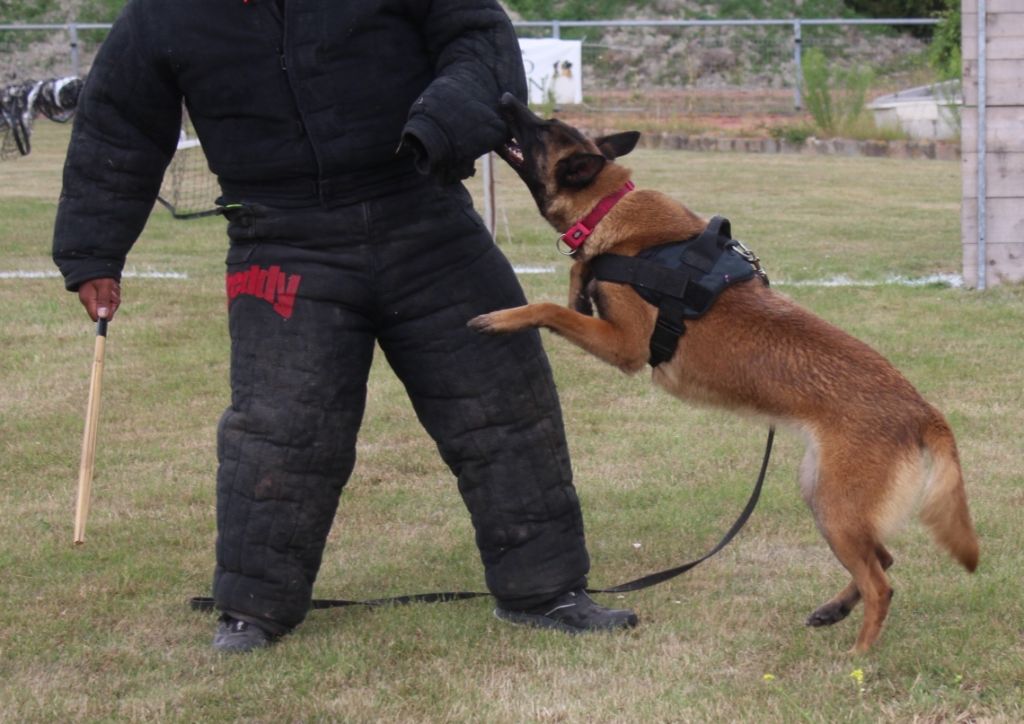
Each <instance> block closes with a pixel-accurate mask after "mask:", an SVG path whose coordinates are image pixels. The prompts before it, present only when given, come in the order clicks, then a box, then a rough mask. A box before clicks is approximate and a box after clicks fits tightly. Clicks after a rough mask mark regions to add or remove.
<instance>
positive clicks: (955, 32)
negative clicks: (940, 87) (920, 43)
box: [928, 0, 962, 80]
mask: <svg viewBox="0 0 1024 724" xmlns="http://www.w3.org/2000/svg"><path fill="white" fill-rule="evenodd" d="M939 18H940V22H939V24H938V25H937V26H935V35H933V36H932V42H931V44H930V45H929V46H928V62H929V64H930V65H931V66H932V68H934V69H935V71H936V72H937V73H938V74H939V79H940V80H953V79H955V78H959V77H960V72H961V70H960V68H961V62H962V56H961V54H960V0H946V9H945V10H944V11H942V12H941V13H939Z"/></svg>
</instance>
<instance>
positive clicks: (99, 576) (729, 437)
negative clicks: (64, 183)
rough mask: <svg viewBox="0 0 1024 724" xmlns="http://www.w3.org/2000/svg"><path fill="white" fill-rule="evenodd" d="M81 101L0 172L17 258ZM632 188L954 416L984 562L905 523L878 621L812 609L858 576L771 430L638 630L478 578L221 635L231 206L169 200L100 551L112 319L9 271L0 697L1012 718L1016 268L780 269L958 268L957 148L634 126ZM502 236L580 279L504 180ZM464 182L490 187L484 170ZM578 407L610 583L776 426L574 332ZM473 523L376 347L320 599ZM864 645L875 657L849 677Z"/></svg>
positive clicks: (572, 392) (644, 608)
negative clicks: (74, 539)
mask: <svg viewBox="0 0 1024 724" xmlns="http://www.w3.org/2000/svg"><path fill="white" fill-rule="evenodd" d="M66 133H67V130H66V128H64V127H58V126H54V125H53V124H49V123H44V122H43V121H40V123H39V124H37V127H36V135H35V137H34V138H33V141H34V146H35V151H34V152H33V154H32V155H31V156H29V157H27V158H23V159H18V160H16V161H13V162H5V163H3V164H2V165H0V180H2V183H0V211H2V213H3V219H4V223H3V224H2V226H0V250H2V255H0V258H2V264H0V267H2V269H0V270H2V271H10V270H14V269H18V270H26V271H44V270H50V269H51V268H52V267H51V263H50V261H49V256H48V254H49V250H48V247H49V234H50V229H51V227H52V216H53V211H54V203H55V199H56V198H57V195H58V193H59V183H60V180H59V176H60V163H61V156H62V153H63V148H64V146H65V145H66V142H67V135H66ZM627 160H628V161H629V165H631V166H633V167H634V168H635V170H636V179H637V181H638V182H639V184H640V185H641V186H647V187H657V188H661V189H663V190H665V191H667V192H669V193H671V194H672V195H674V196H675V197H677V198H679V199H680V200H684V201H685V202H686V203H688V204H689V205H690V206H691V207H693V208H694V209H696V210H698V211H699V212H701V213H705V214H712V213H720V214H723V215H726V216H728V217H729V218H730V219H731V220H732V222H733V230H734V232H735V234H736V235H737V236H738V237H739V238H741V239H743V240H744V241H745V242H747V243H748V244H749V245H750V246H752V247H754V248H755V249H756V250H757V251H758V252H759V253H760V254H761V256H762V257H763V259H764V261H765V265H766V266H767V268H768V270H769V273H770V274H771V276H772V279H773V281H775V283H776V284H777V285H778V286H779V288H780V289H781V290H782V291H783V292H784V293H787V294H789V295H791V296H792V297H794V298H796V299H797V300H799V301H800V302H802V303H803V304H805V305H806V306H808V307H810V308H811V309H813V310H815V311H816V312H818V313H819V314H821V315H823V316H824V317H826V318H828V319H829V320H831V321H833V322H834V323H836V324H838V325H840V326H842V327H844V328H846V329H848V330H850V331H851V332H852V333H854V334H856V335H857V336H859V337H861V338H862V339H864V340H865V341H867V342H869V343H871V344H873V345H874V346H876V347H877V348H879V349H880V350H881V351H882V352H883V353H884V354H886V355H887V356H888V357H889V358H891V359H892V360H893V361H894V362H895V363H896V364H897V365H898V366H899V367H900V368H901V369H902V370H904V371H905V373H906V374H907V376H908V377H909V378H910V379H911V381H913V382H914V383H915V384H916V385H917V386H918V387H919V388H920V389H921V390H922V392H923V393H924V394H925V395H926V396H927V397H929V399H931V400H932V401H934V402H935V403H936V404H937V405H939V406H940V407H941V408H942V409H943V410H944V411H945V412H946V414H947V415H948V417H949V419H950V422H951V424H952V425H953V427H954V429H955V431H956V433H957V435H958V439H959V444H960V449H961V454H962V458H963V463H964V468H965V471H966V476H967V484H968V494H969V497H970V501H971V506H972V511H973V514H974V517H975V520H976V523H977V527H978V530H979V534H980V536H981V540H982V546H983V549H982V551H983V553H982V563H981V567H980V569H979V571H978V572H977V573H976V574H975V575H974V576H968V575H966V574H964V573H963V571H962V570H959V569H958V568H957V567H956V566H955V565H954V564H953V563H952V562H951V561H950V560H949V559H948V558H947V557H946V556H945V554H944V553H942V552H941V551H939V550H938V549H937V548H936V547H935V546H934V545H932V543H931V542H930V540H929V539H928V537H927V535H926V534H925V533H924V532H923V531H922V529H921V528H920V526H917V525H912V526H910V527H909V528H908V529H907V530H906V531H905V532H903V533H902V534H901V535H900V536H899V537H898V538H896V539H894V540H893V541H892V545H891V549H892V551H893V553H894V555H895V556H896V565H895V566H894V567H893V569H892V571H891V574H892V579H893V583H894V586H895V588H896V597H895V599H894V603H893V607H892V612H891V614H890V617H889V621H888V623H887V627H886V629H885V632H884V633H883V636H882V638H881V640H880V641H879V643H878V645H877V648H876V649H874V650H873V651H872V653H870V654H869V655H867V656H863V657H851V656H849V655H848V654H847V653H846V651H847V650H848V649H849V648H850V646H851V645H852V644H853V641H854V638H855V635H856V630H857V626H858V625H859V611H857V612H855V613H854V614H853V616H851V619H850V620H849V621H846V622H844V623H841V624H839V625H837V626H834V627H831V628H829V629H825V630H812V629H808V628H805V627H804V626H803V624H802V622H803V620H804V617H805V616H806V615H807V614H808V613H809V612H810V611H811V610H812V609H813V608H814V607H815V606H816V605H818V604H819V603H821V602H822V601H823V600H824V599H826V598H827V597H828V596H830V595H832V594H833V593H834V592H835V591H836V590H837V589H838V588H840V587H841V586H842V585H843V584H844V583H845V578H846V576H845V573H844V572H843V571H842V570H841V569H840V567H839V565H838V564H837V563H836V561H835V560H834V558H833V557H832V555H831V553H830V552H829V551H828V549H827V547H826V545H825V543H824V542H823V541H822V539H821V538H820V536H819V535H818V533H817V532H816V530H815V528H814V524H813V522H812V521H811V517H810V515H809V514H808V513H807V511H806V510H805V508H804V506H803V503H802V502H801V501H800V499H799V495H798V492H797V490H796V483H795V470H796V465H797V463H798V461H799V459H800V456H801V449H800V443H799V441H798V440H797V439H796V438H795V437H794V436H790V435H786V434H783V435H782V436H781V437H780V438H779V441H778V445H777V448H776V452H775V454H774V457H773V463H772V466H771V468H770V472H769V478H768V481H767V484H766V489H765V492H764V495H763V498H762V502H761V504H760V506H759V507H758V509H757V511H756V512H755V514H754V516H753V518H752V520H751V521H750V523H749V524H748V527H747V528H746V529H744V531H743V532H742V533H741V534H740V536H739V537H738V538H737V540H736V541H735V542H734V543H733V544H732V545H730V546H729V547H728V548H727V549H726V550H724V551H723V552H722V553H720V554H719V555H718V556H717V557H716V558H714V559H713V560H712V561H709V562H708V563H706V564H704V565H703V566H700V567H698V568H697V569H695V570H694V571H692V572H691V573H689V574H687V575H686V576H684V577H681V578H679V579H676V580H674V581H672V582H669V583H666V584H663V585H661V586H658V587H655V588H653V589H649V590H646V591H643V592H638V593H634V594H629V595H627V596H626V597H625V598H623V599H622V600H621V601H618V600H616V599H614V598H613V597H603V599H602V600H604V601H608V602H614V603H621V604H625V605H629V606H631V607H634V608H636V609H637V611H638V612H639V614H640V616H641V619H642V625H641V626H640V627H639V628H638V629H637V630H636V631H635V632H632V633H628V634H624V635H616V636H590V637H577V638H569V637H564V636H561V635H558V634H552V633H540V632H536V631H531V630H524V629H518V628H514V627H510V626H507V625H505V624H502V623H500V622H498V621H496V620H495V619H494V618H493V617H492V616H491V613H490V608H491V604H490V602H489V601H487V600H485V599H482V600H474V601H468V602H462V603H452V604H446V605H418V606H409V607H404V608H388V609H383V610H377V611H368V610H359V609H345V610H336V611H329V612H314V613H313V614H311V615H310V617H309V619H308V620H307V621H306V623H305V624H303V626H302V627H301V628H300V629H299V630H298V631H297V632H296V633H295V634H293V635H292V636H290V637H288V638H287V639H285V640H284V641H283V642H282V643H281V644H280V645H278V646H277V647H275V648H274V649H272V650H269V651H266V652H258V653H256V654H254V655H251V656H244V657H222V656H218V655H215V654H214V653H213V651H212V650H211V649H210V646H209V642H210V637H211V634H212V629H213V618H212V617H211V616H209V615H206V614H199V613H194V612H192V611H190V610H188V608H187V606H186V605H185V602H186V600H187V598H188V597H189V596H192V595H201V594H205V593H206V592H207V589H208V586H209V581H210V576H211V571H212V561H213V540H214V535H215V530H214V494H213V470H214V465H215V449H214V433H215V425H216V421H217V419H218V416H219V415H220V413H221V411H222V410H223V408H224V406H225V405H226V404H227V394H228V390H227V384H226V381H227V337H226V329H225V319H224V296H223V277H222V274H223V266H222V261H223V256H224V251H225V242H224V239H223V238H222V233H223V232H222V228H221V222H219V221H217V220H202V221H193V222H180V221H174V220H172V219H171V218H170V216H169V215H168V214H167V213H166V212H165V211H163V210H157V211H155V212H154V216H153V218H152V219H151V221H150V224H149V225H148V227H147V229H146V231H145V234H144V236H143V238H142V239H141V240H140V241H139V243H138V244H137V246H136V248H135V250H134V251H133V252H132V256H131V257H130V266H133V267H135V268H138V269H147V268H155V269H164V270H166V269H172V270H174V271H179V272H183V273H186V274H187V275H188V279H187V280H159V279H145V278H129V279H126V280H125V284H124V298H125V303H124V306H123V307H122V309H121V311H120V312H119V313H118V317H117V320H116V321H115V322H114V324H113V325H112V326H111V331H110V337H109V342H108V345H107V363H106V372H105V377H104V391H103V408H102V413H101V419H100V430H99V440H100V449H99V453H98V457H97V464H96V479H95V483H94V488H93V505H92V513H91V516H90V521H89V529H88V542H87V543H86V545H85V546H82V547H79V548H77V549H76V548H73V547H72V545H71V535H72V517H73V508H74V497H75V487H76V479H77V470H78V457H79V452H80V441H81V433H82V421H83V414H84V409H85V400H86V395H87V387H88V376H89V367H90V364H91V357H92V345H93V326H92V325H91V324H90V323H88V321H87V320H86V318H85V315H84V313H83V312H82V311H81V309H80V308H79V306H78V303H77V300H76V299H75V297H74V295H70V294H67V293H66V292H64V291H63V289H62V285H61V283H60V281H59V280H57V279H52V278H49V279H2V278H0V310H2V311H0V369H3V374H4V377H3V379H4V385H3V387H2V388H0V531H2V534H0V535H2V544H0V570H2V571H3V574H4V575H3V583H2V589H0V590H2V591H3V603H4V605H3V606H2V607H0V720H2V721H61V720H72V721H112V720H116V721H122V720H160V721H165V720H169V721H225V720H239V719H241V720H255V721H268V722H269V721H285V720H286V721H311V720H341V721H381V720H383V721H408V722H413V721H417V722H418V721H457V722H477V721H481V722H483V721H486V722H523V721H537V722H547V721H572V722H590V721H601V722H604V721H607V722H619V721H773V722H774V721H778V722H791V721H801V720H806V721H821V722H833V721H843V722H874V721H900V722H902V721H961V720H962V721H967V720H973V721H996V722H1010V721H1020V720H1022V719H1024V703H1022V702H1024V696H1022V687H1024V605H1022V603H1021V596H1020V591H1021V587H1020V571H1021V570H1022V568H1024V553H1022V548H1021V545H1020V511H1021V509H1022V507H1024V492H1022V491H1024V474H1022V472H1021V470H1022V460H1021V445H1020V431H1021V429H1024V399H1022V397H1024V392H1022V391H1024V371H1022V366H1021V359H1022V358H1024V338H1022V335H1021V331H1020V330H1021V329H1022V328H1024V289H1022V288H1020V287H1002V288H995V289H991V290H989V291H986V292H983V293H979V292H975V291H970V290H962V289H955V288H947V287H941V286H926V287H900V286H892V285H883V286H877V287H867V288H863V287H836V288H825V287H820V286H786V282H793V281H801V280H803V281H807V280H815V279H821V278H828V277H832V276H834V275H840V274H843V275H847V276H849V277H851V278H854V279H858V280H874V281H880V280H884V279H885V278H887V277H888V276H890V275H894V274H898V275H904V276H909V277H916V276H922V275H926V274H933V273H956V272H958V271H959V267H960V247H959V202H958V197H959V189H960V181H959V166H958V164H955V163H947V162H934V161H931V162H929V161H896V160H879V159H859V158H850V159H846V158H831V157H804V156H742V155H728V154H725V155H714V154H708V155H700V154H690V153H681V152H667V151H663V152H654V151H642V152H637V153H636V154H635V155H634V157H630V158H629V159H627ZM498 171H499V199H500V206H501V209H502V212H501V213H500V214H499V241H500V243H501V245H502V247H503V248H504V249H505V250H506V251H507V253H508V255H509V256H510V257H511V258H512V260H513V261H514V262H516V263H520V264H531V265H541V266H543V265H550V266H554V267H556V269H557V273H556V274H538V275H524V276H523V277H522V280H523V284H524V286H525V288H526V291H527V294H528V296H529V297H530V298H531V299H534V300H539V299H554V300H561V299H562V298H563V297H564V295H565V284H566V281H565V272H566V270H567V268H568V267H567V262H566V261H565V260H564V259H563V258H562V257H560V256H558V255H557V254H556V253H555V250H554V233H553V232H552V231H551V230H550V229H548V228H547V227H546V226H545V225H544V224H543V222H542V221H540V220H539V219H538V218H537V216H536V213H535V209H534V208H533V205H532V202H531V201H530V200H529V199H528V198H527V197H526V195H525V193H524V192H523V190H522V189H521V188H520V186H519V184H518V182H517V181H514V180H513V178H512V174H511V173H509V172H507V171H506V170H505V169H503V168H501V169H498ZM473 189H474V190H476V191H478V189H479V182H478V181H477V180H474V183H473ZM545 344H546V346H547V349H548V352H549V354H550V356H551V360H552V365H553V368H554V371H555V375H556V379H557V382H558V385H559V390H560V393H561V398H562V403H563V407H564V410H565V417H566V426H567V431H568V435H569V440H570V445H571V448H572V452H573V456H574V467H575V473H576V482H577V486H578V490H579V493H580V497H581V499H582V502H583V506H584V514H585V516H586V521H587V526H588V527H587V531H588V542H589V547H590V550H591V554H592V558H593V571H592V577H591V582H592V584H594V585H610V584H614V583H618V582H621V581H623V580H627V579H629V578H632V577H635V576H638V575H640V574H642V573H646V572H649V571H652V570H655V569H658V568H662V567H667V566H670V565H674V564H678V563H680V562H682V561H684V560H688V559H690V558H692V557H695V556H697V555H699V554H700V553H702V552H703V551H704V550H705V549H706V548H707V547H709V546H710V545H711V544H713V543H714V542H715V541H716V540H717V538H718V536H719V535H720V534H721V533H722V532H723V531H724V530H725V529H726V528H727V526H728V525H729V523H730V522H731V520H732V519H733V517H734V516H735V515H736V514H737V513H738V511H739V509H740V508H741V506H742V504H743V501H744V500H745V498H746V495H747V494H748V493H749V488H750V486H751V485H752V482H753V479H754V475H755V474H756V469H757V464H758V462H759V459H760V457H759V456H760V453H761V446H762V444H763V436H764V432H765V431H764V429H763V428H762V427H761V426H760V425H758V424H755V423H752V422H750V421H747V420H745V419H742V418H739V417H735V416H732V415H729V414H726V413H722V412H715V411H708V410H700V409H693V408H689V407H686V406H684V405H682V404H680V403H678V402H677V401H675V400H673V399H670V398H669V397H668V396H667V395H665V394H663V393H661V392H659V391H657V390H655V389H654V388H653V387H652V386H651V385H650V383H649V382H648V380H647V375H646V373H643V374H640V375H637V376H636V377H632V378H629V377H624V376H622V375H620V374H619V373H618V372H616V371H615V370H613V369H612V368H610V367H607V366H605V365H603V364H602V363H600V362H598V361H597V360H595V359H593V358H590V357H587V356H585V355H584V354H583V353H582V352H581V351H579V350H577V349H576V348H574V347H571V346H570V345H569V344H567V343H566V342H564V340H561V339H559V338H556V337H554V336H551V335H545ZM481 578H482V576H481V569H480V564H479V561H478V559H477V553H476V549H475V547H474V545H473V537H472V531H471V527H470V524H469V521H468V516H467V514H466V513H465V511H464V509H463V507H462V503H461V501H460V500H459V497H458V494H457V492H456V489H455V484H454V481H453V480H452V478H451V476H450V474H449V473H448V472H447V470H446V469H445V468H444V467H443V465H442V464H441V462H440V461H439V459H438V456H437V454H436V451H435V449H434V446H433V444H432V443H431V442H430V441H429V439H428V438H427V436H426V434H425V433H424V432H423V431H422V430H421V428H420V427H419V425H418V424H417V422H416V420H415V416H414V415H413V412H412V410H411V408H410V406H409V404H408V402H407V400H406V398H405V395H404V392H403V390H402V387H401V384H400V383H399V382H398V381H397V380H396V379H395V377H394V376H393V374H391V372H390V371H389V370H388V369H387V367H386V366H385V365H384V364H383V363H380V362H378V364H376V365H375V367H374V369H373V372H372V379H371V382H370V388H369V401H368V411H367V417H366V421H365V424H364V428H363V432H362V435H361V438H360V446H359V461H358V463H357V467H356V470H355V473H354V475H353V478H352V481H351V483H350V485H349V488H348V489H347V490H346V492H345V495H344V496H343V499H342V505H341V508H340V510H339V513H338V519H337V521H336V524H335V527H334V530H333V532H332V533H331V538H330V541H329V544H328V549H327V552H326V554H325V558H324V565H323V568H322V571H321V576H320V580H319V583H318V588H317V595H319V596H324V597H371V596H382V595H389V594H399V593H405V592H415V591H429V590H442V589H453V588H469V589H476V590H479V589H480V587H481V586H482V581H481ZM857 672H859V674H858V673H857Z"/></svg>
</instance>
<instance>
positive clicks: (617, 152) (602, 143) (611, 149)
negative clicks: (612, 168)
mask: <svg viewBox="0 0 1024 724" xmlns="http://www.w3.org/2000/svg"><path fill="white" fill-rule="evenodd" d="M639 140H640V131H624V132H623V133H613V134H612V135H610V136H601V137H600V138H598V139H597V140H596V141H594V143H596V144H597V147H598V148H599V149H601V153H603V154H604V155H605V158H607V159H608V160H609V161H614V160H615V159H617V158H618V157H619V156H625V155H626V154H627V153H629V152H630V151H632V150H633V149H634V148H636V144H637V141H639Z"/></svg>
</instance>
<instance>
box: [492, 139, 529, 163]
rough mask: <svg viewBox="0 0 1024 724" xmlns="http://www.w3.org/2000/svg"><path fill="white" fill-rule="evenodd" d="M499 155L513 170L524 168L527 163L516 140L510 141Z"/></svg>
mask: <svg viewBox="0 0 1024 724" xmlns="http://www.w3.org/2000/svg"><path fill="white" fill-rule="evenodd" d="M499 155H500V156H501V157H502V158H503V159H505V162H506V163H507V164H508V165H509V166H512V167H513V168H522V166H523V163H524V162H525V161H526V157H525V156H524V155H523V149H522V147H521V146H520V145H519V142H518V141H516V139H514V138H510V139H508V141H507V142H506V143H505V145H504V146H502V147H501V149H500V150H499Z"/></svg>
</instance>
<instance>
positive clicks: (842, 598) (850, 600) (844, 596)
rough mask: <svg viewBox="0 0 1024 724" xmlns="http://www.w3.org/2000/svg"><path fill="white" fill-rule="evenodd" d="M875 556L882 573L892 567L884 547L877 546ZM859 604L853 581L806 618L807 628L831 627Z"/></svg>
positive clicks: (858, 594) (890, 557)
mask: <svg viewBox="0 0 1024 724" xmlns="http://www.w3.org/2000/svg"><path fill="white" fill-rule="evenodd" d="M875 555H876V556H877V558H878V563H879V565H881V566H882V570H883V571H887V570H889V566H891V565H892V560H893V559H892V555H891V554H890V553H889V551H887V550H886V549H885V546H883V545H878V546H876V548H875ZM858 603H860V590H859V589H858V588H857V584H856V582H855V581H850V583H849V584H847V586H846V588H844V589H843V590H842V591H840V592H839V593H837V594H836V595H835V597H834V598H832V599H831V600H830V601H828V602H827V603H824V604H822V605H821V606H819V607H818V608H817V609H815V611H814V613H812V614H811V615H810V616H808V617H807V625H808V626H831V625H832V624H834V623H838V622H840V621H842V620H843V619H844V618H846V617H847V616H849V615H850V611H852V610H853V609H854V607H855V606H856V605H857V604H858Z"/></svg>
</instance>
